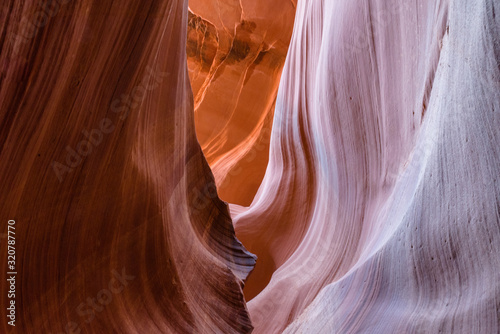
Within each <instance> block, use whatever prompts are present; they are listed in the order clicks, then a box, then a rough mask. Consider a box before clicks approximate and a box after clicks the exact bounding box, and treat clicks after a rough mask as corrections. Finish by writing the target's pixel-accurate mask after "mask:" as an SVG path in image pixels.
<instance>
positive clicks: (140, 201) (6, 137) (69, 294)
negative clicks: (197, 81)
mask: <svg viewBox="0 0 500 334" xmlns="http://www.w3.org/2000/svg"><path fill="white" fill-rule="evenodd" d="M59 3H60V4H57V3H55V2H52V4H51V5H49V6H48V9H47V10H48V12H47V13H45V14H43V13H44V12H42V9H41V8H40V7H39V4H38V2H35V1H14V0H12V1H8V2H7V3H5V4H4V5H3V8H4V10H3V11H2V12H1V14H0V15H2V16H1V17H2V19H1V21H0V22H1V25H0V36H2V38H1V39H0V46H1V47H0V50H1V53H0V57H1V58H0V64H2V67H1V70H2V74H1V76H0V105H1V123H0V138H1V140H0V144H1V147H0V161H1V162H2V165H1V168H0V180H2V182H1V185H0V194H1V195H0V196H1V201H0V213H1V217H2V221H7V219H14V220H15V221H16V231H15V232H16V240H17V248H16V251H17V254H16V259H17V260H16V261H17V264H16V265H17V267H16V269H17V273H18V275H17V281H16V286H17V295H16V302H17V324H16V327H15V328H11V327H10V326H8V325H7V322H6V321H5V319H6V314H5V313H6V308H5V307H4V306H5V305H6V304H7V303H8V300H7V294H6V293H4V292H5V291H6V290H5V289H4V288H5V287H6V285H5V284H4V283H3V282H6V278H7V276H6V275H7V274H6V271H5V270H4V269H5V268H7V263H6V261H7V257H6V256H3V255H5V254H6V253H7V246H6V243H5V242H4V240H3V239H2V245H1V247H0V248H1V253H2V256H1V260H0V265H1V267H2V268H4V269H2V271H1V274H0V278H1V281H2V294H1V297H0V300H1V304H2V308H1V309H2V311H1V312H0V315H1V318H2V319H3V320H2V321H1V322H0V323H1V324H0V326H1V330H0V332H3V333H7V332H9V331H10V330H11V329H14V330H15V332H16V333H61V332H65V333H77V332H80V331H81V332H82V333H215V332H217V333H249V332H250V331H251V328H252V326H251V324H250V320H249V318H248V314H247V310H246V306H245V303H244V300H243V294H242V291H241V289H242V281H243V280H244V279H245V277H246V276H247V274H248V272H249V271H250V270H251V269H252V267H253V264H254V262H255V258H254V257H253V256H252V255H251V254H249V253H248V252H247V251H246V250H245V249H244V248H243V247H242V245H241V244H240V243H239V241H238V240H237V239H236V238H235V237H234V230H233V226H232V223H231V219H230V217H229V212H228V208H227V205H226V204H225V203H224V202H222V201H220V200H219V199H218V197H217V194H216V192H215V184H214V181H213V176H212V173H211V171H210V169H209V167H208V165H207V163H206V161H205V158H204V157H203V154H202V151H201V149H200V146H199V144H198V142H197V141H196V136H195V131H194V106H193V97H192V93H191V89H190V85H189V78H188V70H187V66H186V59H187V58H186V51H185V50H186V40H187V35H186V32H187V24H188V8H187V1H167V0H151V1H142V2H137V1H94V0H85V1H78V2H71V1H60V2H59ZM200 193H204V194H205V193H206V194H209V195H208V196H202V197H201V198H200V196H199V194H200ZM6 226H7V225H6V224H5V225H4V224H3V223H2V233H6V232H7V227H6ZM3 236H5V235H3Z"/></svg>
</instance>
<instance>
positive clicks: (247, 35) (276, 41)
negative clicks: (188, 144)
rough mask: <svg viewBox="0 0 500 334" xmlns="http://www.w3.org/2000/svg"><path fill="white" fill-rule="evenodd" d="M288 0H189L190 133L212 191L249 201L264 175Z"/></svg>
mask: <svg viewBox="0 0 500 334" xmlns="http://www.w3.org/2000/svg"><path fill="white" fill-rule="evenodd" d="M295 7H296V4H295V1H290V0H275V1H266V0H259V1H238V0H209V1H206V0H191V1H189V10H190V12H189V24H188V41H187V56H188V68H189V76H190V79H191V86H192V89H193V94H194V103H195V123H196V133H197V136H198V140H199V142H200V144H201V147H202V148H203V153H204V154H205V156H206V158H207V160H208V162H209V164H210V166H211V168H212V171H213V173H214V176H215V180H216V182H217V185H218V192H219V194H220V196H221V197H222V198H223V199H224V200H226V201H229V202H231V203H236V204H241V205H249V204H250V203H251V202H252V199H253V197H254V195H255V193H256V191H257V189H258V187H259V185H260V183H261V181H262V178H263V176H264V172H265V169H266V165H267V161H268V156H269V137H270V133H271V126H272V118H273V111H274V102H275V99H276V94H277V90H278V84H279V79H280V74H281V70H282V68H283V65H284V63H285V57H286V53H287V49H288V44H289V42H290V37H291V34H292V27H293V19H294V13H295ZM243 189H244V191H242V190H243Z"/></svg>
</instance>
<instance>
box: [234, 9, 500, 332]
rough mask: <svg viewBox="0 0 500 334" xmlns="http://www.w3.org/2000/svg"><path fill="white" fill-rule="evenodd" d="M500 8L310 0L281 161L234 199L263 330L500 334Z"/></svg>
mask: <svg viewBox="0 0 500 334" xmlns="http://www.w3.org/2000/svg"><path fill="white" fill-rule="evenodd" d="M499 10H500V7H499V6H498V2H495V1H486V0H485V1H479V2H475V3H470V2H467V1H464V0H456V1H453V0H451V1H385V0H384V1H378V0H370V1H322V0H315V1H299V3H298V7H297V12H296V18H295V27H294V34H293V36H292V41H291V45H290V50H289V52H288V56H287V60H286V64H285V68H284V70H283V75H282V78H281V83H280V88H279V93H278V97H277V102H276V110H275V116H274V125H273V132H272V135H271V147H270V161H269V165H268V168H267V171H266V174H265V177H264V179H263V181H262V185H261V187H260V188H259V191H258V193H257V195H256V198H255V199H254V201H253V202H252V204H251V205H250V207H248V208H242V207H234V208H233V215H234V222H235V228H236V233H237V235H238V237H239V238H240V240H242V242H243V244H244V245H245V246H247V247H248V249H249V250H250V251H252V252H254V253H255V254H256V255H257V256H258V258H259V260H258V262H257V266H256V268H255V271H254V272H253V273H252V274H251V276H250V279H249V281H248V284H247V286H246V288H245V290H246V295H247V296H249V297H253V296H255V298H253V299H251V300H250V301H249V302H248V307H249V311H250V316H251V319H252V323H253V325H254V326H255V328H256V330H255V333H281V332H282V331H285V332H286V333H415V332H419V333H420V332H425V333H438V332H446V333H496V332H498V331H499V330H500V328H499V326H500V325H499V323H498V319H499V315H500V313H499V312H500V305H499V304H498V300H499V298H500V295H499V291H500V290H499V288H500V286H499V282H500V270H499V269H498V268H499V256H498V255H499V254H500V249H499V245H500V186H499V183H498V178H499V176H500V161H499V157H500V156H499V147H500V138H499V132H498V129H499V128H500V118H499V110H500V72H499V63H500V45H499V37H500V31H499V27H500V25H499V18H498V12H499ZM495 13H497V14H495Z"/></svg>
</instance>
